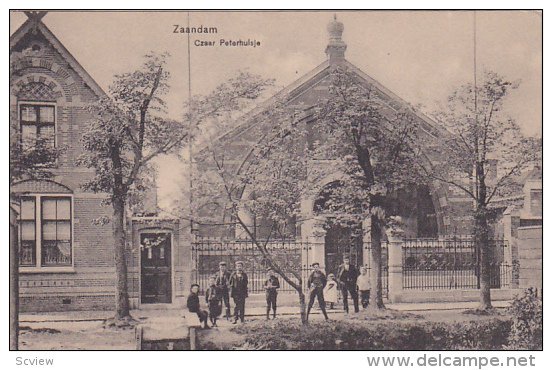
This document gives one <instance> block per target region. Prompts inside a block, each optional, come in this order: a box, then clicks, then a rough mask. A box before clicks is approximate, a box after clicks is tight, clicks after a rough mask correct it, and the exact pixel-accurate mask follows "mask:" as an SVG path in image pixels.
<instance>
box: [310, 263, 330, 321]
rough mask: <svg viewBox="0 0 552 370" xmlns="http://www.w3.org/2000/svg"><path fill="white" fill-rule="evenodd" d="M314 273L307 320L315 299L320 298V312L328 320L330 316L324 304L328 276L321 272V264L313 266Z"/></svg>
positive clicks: (311, 278)
mask: <svg viewBox="0 0 552 370" xmlns="http://www.w3.org/2000/svg"><path fill="white" fill-rule="evenodd" d="M312 268H313V271H312V273H311V274H310V276H309V281H308V284H309V305H308V308H307V320H308V319H309V314H310V311H311V308H312V305H313V304H314V299H315V298H318V305H319V306H320V310H322V313H323V314H324V318H325V319H326V320H328V314H327V313H326V302H324V287H325V286H326V275H324V273H323V272H322V271H320V264H319V263H318V262H314V263H313V264H312Z"/></svg>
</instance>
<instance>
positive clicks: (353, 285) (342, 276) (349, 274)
mask: <svg viewBox="0 0 552 370" xmlns="http://www.w3.org/2000/svg"><path fill="white" fill-rule="evenodd" d="M358 275H360V273H359V272H358V269H357V268H356V267H355V266H353V265H351V260H350V258H349V256H344V257H343V263H342V264H341V265H340V266H339V269H338V273H337V280H338V281H339V283H340V285H341V294H342V295H343V309H344V310H345V312H347V313H349V302H348V295H349V294H348V293H351V298H353V304H354V306H355V312H358V311H359V309H358V292H357V278H358Z"/></svg>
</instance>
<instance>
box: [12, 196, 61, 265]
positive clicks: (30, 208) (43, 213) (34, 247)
mask: <svg viewBox="0 0 552 370" xmlns="http://www.w3.org/2000/svg"><path fill="white" fill-rule="evenodd" d="M71 223H72V218H71V198H70V197H57V196H56V197H53V196H32V197H30V196H28V197H23V198H22V199H21V215H20V221H19V225H20V240H21V243H20V257H19V260H20V265H21V266H32V267H49V266H71V264H72V253H71V249H72V248H71V239H72V238H71V236H72V235H71ZM38 256H40V260H37V258H38Z"/></svg>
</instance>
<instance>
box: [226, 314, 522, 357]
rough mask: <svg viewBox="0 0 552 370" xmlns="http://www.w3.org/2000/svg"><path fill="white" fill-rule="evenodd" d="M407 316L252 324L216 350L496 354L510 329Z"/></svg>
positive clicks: (501, 323)
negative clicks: (228, 344) (238, 342)
mask: <svg viewBox="0 0 552 370" xmlns="http://www.w3.org/2000/svg"><path fill="white" fill-rule="evenodd" d="M409 315H413V314H408V315H406V316H405V315H402V313H397V312H389V313H386V314H384V313H377V312H376V313H373V312H366V313H361V314H358V316H357V317H354V316H353V315H351V316H353V317H351V320H339V321H334V320H330V321H313V322H311V323H309V325H307V326H303V325H302V324H301V322H300V320H299V319H297V318H290V319H281V320H277V321H268V322H266V321H256V322H251V323H250V324H248V325H243V326H240V327H237V328H233V329H232V332H234V333H236V334H240V335H242V336H243V338H244V340H243V343H242V344H241V345H240V346H238V347H232V348H219V349H248V350H251V349H259V350H458V349H472V350H475V349H476V350H500V349H503V348H504V346H505V345H506V344H507V340H508V335H509V332H510V328H511V321H510V319H509V318H498V317H497V318H492V319H490V320H485V321H481V320H475V321H465V322H459V323H457V322H453V323H445V322H431V321H427V320H426V319H424V318H423V317H420V316H419V315H415V316H417V317H419V318H416V319H415V320H412V319H413V317H412V316H409ZM390 317H393V318H390ZM386 318H387V319H386ZM404 319H408V320H409V321H405V320H404Z"/></svg>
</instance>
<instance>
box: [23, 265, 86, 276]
mask: <svg viewBox="0 0 552 370" xmlns="http://www.w3.org/2000/svg"><path fill="white" fill-rule="evenodd" d="M75 272H76V271H75V268H74V267H73V266H59V267H54V266H52V267H19V273H20V274H58V273H68V274H71V273H75Z"/></svg>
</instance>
